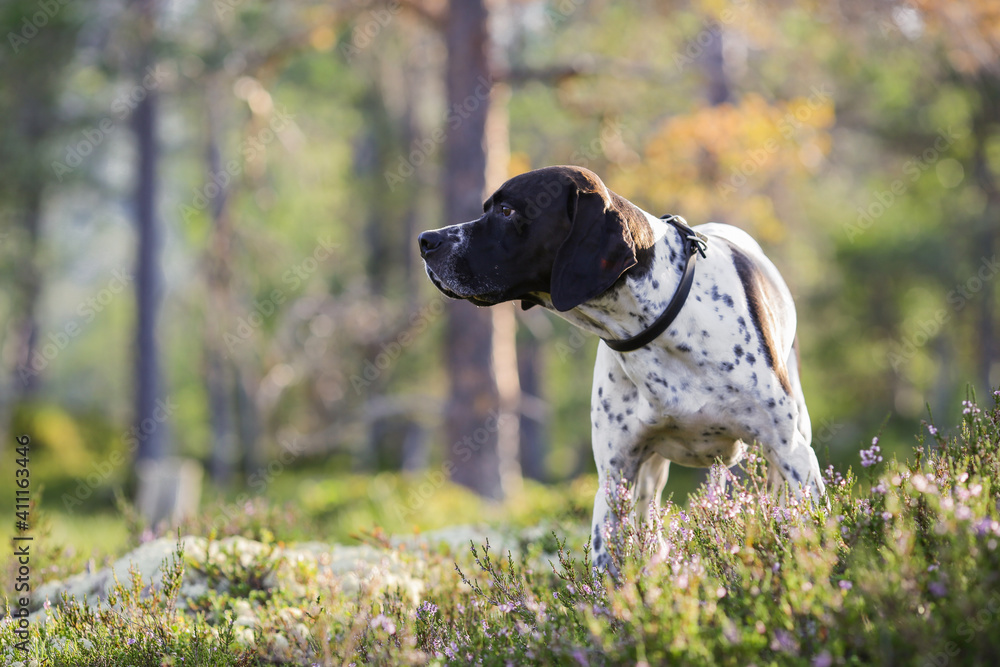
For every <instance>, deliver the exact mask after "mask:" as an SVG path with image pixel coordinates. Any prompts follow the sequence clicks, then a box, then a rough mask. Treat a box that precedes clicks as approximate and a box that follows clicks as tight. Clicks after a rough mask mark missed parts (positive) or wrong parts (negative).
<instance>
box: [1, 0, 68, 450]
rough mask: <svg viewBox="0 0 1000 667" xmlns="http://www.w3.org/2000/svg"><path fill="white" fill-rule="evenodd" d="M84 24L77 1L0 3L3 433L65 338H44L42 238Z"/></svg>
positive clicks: (60, 157) (56, 176)
mask: <svg viewBox="0 0 1000 667" xmlns="http://www.w3.org/2000/svg"><path fill="white" fill-rule="evenodd" d="M79 30H80V20H79V18H78V15H77V14H76V12H75V11H74V9H73V8H70V9H68V10H64V8H63V7H62V6H58V8H57V10H56V11H55V13H54V14H52V15H50V12H43V13H39V6H38V3H37V2H32V1H28V0H26V1H16V2H5V3H4V4H3V5H2V7H0V35H2V36H3V43H2V44H0V70H2V71H3V76H0V257H2V258H3V261H2V262H0V281H2V282H3V283H4V284H5V285H9V286H11V287H10V288H5V289H4V290H3V295H2V296H0V320H2V321H3V322H5V326H2V327H0V363H2V369H3V370H2V372H0V432H6V430H7V424H8V420H9V417H10V409H11V408H12V407H13V406H14V405H16V404H17V403H19V402H20V401H23V400H25V399H27V398H29V397H31V396H32V395H33V394H34V393H35V391H36V390H37V388H38V385H39V378H40V374H41V372H42V370H43V369H44V367H45V366H46V365H47V361H48V360H47V359H46V358H45V356H44V355H42V354H40V353H39V350H40V347H41V345H44V344H45V343H49V344H50V345H52V344H57V343H61V341H50V340H39V327H38V314H37V311H38V302H39V298H40V295H41V293H42V288H43V283H44V268H45V267H44V266H42V265H41V262H40V258H39V241H40V238H41V236H42V222H43V220H42V218H43V207H44V204H45V197H46V194H47V191H49V190H50V188H51V187H52V186H54V185H58V184H59V183H61V182H62V181H63V178H64V175H63V174H62V173H57V171H56V170H54V169H53V164H55V163H54V162H53V161H52V160H50V158H51V156H52V155H53V146H52V145H51V144H52V140H53V138H54V137H55V136H57V134H58V132H59V130H60V129H61V128H60V122H59V117H58V98H59V93H60V91H61V90H62V87H63V86H64V85H65V76H66V70H67V68H68V65H69V64H70V62H71V60H72V58H73V55H74V53H75V43H76V39H77V33H78V32H79ZM56 154H57V155H58V160H64V159H65V158H64V156H63V155H62V154H61V153H56ZM64 335H65V334H64ZM63 345H65V343H63ZM50 355H51V353H50ZM7 442H8V441H7V439H6V438H5V439H4V441H3V443H0V451H2V450H3V448H4V447H5V446H6V445H7Z"/></svg>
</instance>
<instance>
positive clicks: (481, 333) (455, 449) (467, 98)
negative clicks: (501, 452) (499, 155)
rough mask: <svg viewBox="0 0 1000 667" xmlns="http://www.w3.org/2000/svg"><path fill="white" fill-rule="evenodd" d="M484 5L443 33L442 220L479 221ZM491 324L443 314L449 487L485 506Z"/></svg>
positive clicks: (464, 3) (494, 407)
mask: <svg viewBox="0 0 1000 667" xmlns="http://www.w3.org/2000/svg"><path fill="white" fill-rule="evenodd" d="M486 19H487V12H486V8H485V7H484V6H483V1H482V0H456V1H455V2H452V3H451V6H450V10H449V13H448V21H447V26H446V28H445V43H446V45H447V48H448V60H447V65H446V75H445V78H446V90H447V102H448V109H449V112H450V113H453V114H455V115H454V117H455V118H456V119H457V126H456V127H454V128H451V129H450V133H449V135H448V140H447V142H446V144H445V164H444V175H443V179H444V188H443V189H444V192H443V194H444V217H445V222H446V223H447V224H454V223H457V222H461V221H464V220H470V219H473V218H476V217H478V216H479V215H480V214H481V211H482V195H483V190H484V189H485V185H486V183H485V181H486V150H485V146H484V138H485V131H486V115H487V111H488V109H489V89H490V83H489V68H488V64H487V55H486V53H487V49H488V44H489V35H488V31H487V25H486ZM492 356H493V320H492V316H491V313H490V311H489V310H486V309H482V308H477V307H476V306H473V305H472V304H471V303H468V302H466V301H452V302H449V303H448V306H447V323H446V325H445V361H446V364H447V368H448V377H449V379H450V381H451V393H450V397H449V401H448V407H447V408H446V414H445V420H446V429H445V430H446V433H447V446H448V454H447V456H448V461H449V463H450V464H451V475H452V479H453V480H454V481H456V482H458V483H460V484H463V485H465V486H467V487H469V488H470V489H472V490H474V491H476V492H477V493H479V494H480V495H483V496H486V497H488V498H495V499H499V498H501V497H502V495H503V486H502V483H501V479H500V464H499V457H498V452H497V430H498V421H499V409H500V405H499V393H498V391H497V384H496V379H495V377H494V375H493V369H492V368H491V361H492Z"/></svg>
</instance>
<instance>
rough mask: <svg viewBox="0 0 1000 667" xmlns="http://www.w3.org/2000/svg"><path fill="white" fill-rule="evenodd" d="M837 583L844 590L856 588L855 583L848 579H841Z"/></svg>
mask: <svg viewBox="0 0 1000 667" xmlns="http://www.w3.org/2000/svg"><path fill="white" fill-rule="evenodd" d="M837 585H838V586H840V590H842V591H849V590H851V589H852V588H854V584H853V583H851V582H850V581H848V580H847V579H841V580H840V582H838V584H837Z"/></svg>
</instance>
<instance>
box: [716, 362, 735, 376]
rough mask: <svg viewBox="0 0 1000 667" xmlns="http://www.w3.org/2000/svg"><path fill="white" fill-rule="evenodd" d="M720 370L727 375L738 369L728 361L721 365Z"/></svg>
mask: <svg viewBox="0 0 1000 667" xmlns="http://www.w3.org/2000/svg"><path fill="white" fill-rule="evenodd" d="M719 368H721V369H722V370H724V371H725V372H727V373H732V372H733V369H734V368H736V366H734V365H733V364H731V363H729V362H728V361H723V362H722V363H721V364H719Z"/></svg>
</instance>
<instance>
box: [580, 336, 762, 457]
mask: <svg viewBox="0 0 1000 667" xmlns="http://www.w3.org/2000/svg"><path fill="white" fill-rule="evenodd" d="M699 334H700V331H699ZM685 338H686V337H682V338H681V339H680V340H681V342H680V343H677V342H676V341H675V342H674V345H675V346H676V345H680V346H681V348H682V351H678V350H677V349H676V347H673V348H648V349H643V350H639V351H636V352H633V353H630V354H627V355H614V356H610V355H609V356H610V358H609V359H608V362H607V365H608V372H607V374H606V376H605V377H608V378H615V376H616V374H618V375H621V376H622V377H621V379H620V381H618V382H614V383H613V384H616V385H618V386H617V387H616V389H617V390H618V392H617V393H618V395H617V396H613V395H612V392H609V396H610V398H607V399H605V398H603V397H602V398H601V407H602V409H603V408H604V407H605V406H607V407H608V412H609V415H608V417H609V421H610V423H609V426H610V427H611V428H615V426H616V425H617V427H618V428H627V429H629V430H634V433H632V438H630V439H631V440H632V441H634V442H636V441H637V442H640V443H641V446H642V447H644V448H647V449H650V450H652V451H656V452H658V453H659V454H661V455H662V456H664V457H665V458H667V459H669V460H671V461H674V462H676V463H678V464H681V465H690V466H698V467H702V466H708V465H711V464H712V463H713V462H714V461H715V460H716V459H717V458H718V459H722V461H723V462H724V463H725V464H726V465H732V464H734V463H736V462H737V461H738V460H739V459H740V458H741V457H742V455H743V452H744V450H745V445H744V443H749V442H752V441H753V440H754V439H757V438H759V437H760V436H761V434H762V433H764V432H766V431H767V429H768V426H769V425H770V424H771V422H772V415H771V412H772V411H771V409H770V408H769V407H768V406H769V404H770V403H769V402H770V400H771V399H769V398H765V397H763V395H762V392H761V391H760V389H761V388H760V386H759V385H760V382H759V381H758V380H757V379H756V374H755V373H754V371H753V370H752V369H749V368H748V369H738V368H735V367H734V368H730V366H729V365H730V364H732V365H734V366H735V362H734V361H731V360H730V357H729V356H720V353H719V350H714V349H713V348H714V347H718V345H715V346H713V345H710V344H709V342H708V341H707V340H704V341H702V343H701V344H700V345H694V344H693V343H692V344H691V345H692V347H691V349H690V350H686V349H685V348H686V344H685V343H684V342H683V340H685ZM742 365H744V366H746V363H745V362H743V364H742ZM597 372H598V373H600V372H601V370H600V369H598V370H597ZM598 379H600V376H598ZM609 382H610V380H609ZM600 393H602V394H603V393H604V392H603V391H602V392H600ZM773 407H774V408H778V407H779V406H778V404H777V402H776V401H775V402H774V403H773Z"/></svg>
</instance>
